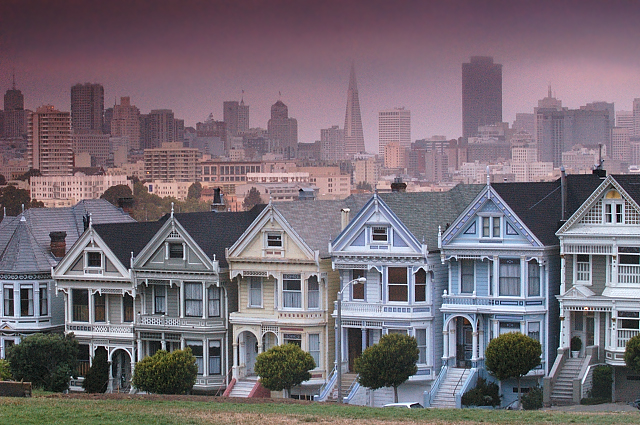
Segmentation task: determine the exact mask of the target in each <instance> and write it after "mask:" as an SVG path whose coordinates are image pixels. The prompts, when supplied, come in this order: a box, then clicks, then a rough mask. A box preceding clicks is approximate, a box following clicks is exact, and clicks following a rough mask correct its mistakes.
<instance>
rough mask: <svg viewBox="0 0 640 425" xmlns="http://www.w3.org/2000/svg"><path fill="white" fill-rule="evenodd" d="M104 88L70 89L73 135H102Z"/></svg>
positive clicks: (82, 87)
mask: <svg viewBox="0 0 640 425" xmlns="http://www.w3.org/2000/svg"><path fill="white" fill-rule="evenodd" d="M103 120H104V88H103V87H102V85H101V84H91V83H85V84H76V85H75V86H73V87H71V127H72V129H73V132H74V133H102V124H103Z"/></svg>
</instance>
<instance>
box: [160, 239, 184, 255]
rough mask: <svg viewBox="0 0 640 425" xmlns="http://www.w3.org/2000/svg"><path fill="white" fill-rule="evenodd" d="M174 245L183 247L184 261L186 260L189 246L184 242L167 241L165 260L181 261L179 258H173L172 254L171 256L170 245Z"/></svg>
mask: <svg viewBox="0 0 640 425" xmlns="http://www.w3.org/2000/svg"><path fill="white" fill-rule="evenodd" d="M172 244H181V245H182V260H185V259H186V258H187V246H186V244H185V243H184V242H182V241H166V242H165V256H164V258H165V260H179V258H171V254H170V251H171V249H170V245H172Z"/></svg>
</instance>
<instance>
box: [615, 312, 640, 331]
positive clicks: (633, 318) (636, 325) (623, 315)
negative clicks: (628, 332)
mask: <svg viewBox="0 0 640 425" xmlns="http://www.w3.org/2000/svg"><path fill="white" fill-rule="evenodd" d="M618 329H634V330H638V329H640V313H638V312H637V311H619V312H618Z"/></svg>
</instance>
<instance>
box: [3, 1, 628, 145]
mask: <svg viewBox="0 0 640 425" xmlns="http://www.w3.org/2000/svg"><path fill="white" fill-rule="evenodd" d="M472 55H489V56H493V57H494V58H495V61H496V62H498V63H501V64H502V65H503V120H505V121H509V122H512V121H513V119H514V118H515V114H516V112H532V110H533V107H534V106H535V105H536V103H537V100H538V99H540V98H542V97H544V96H545V95H546V93H547V85H548V84H551V85H552V87H553V91H554V92H555V93H556V94H557V97H558V98H560V99H562V101H563V104H564V106H568V107H571V108H577V107H579V106H580V105H584V104H585V103H587V102H591V101H594V100H605V101H608V102H615V106H616V110H620V109H624V110H629V109H631V103H632V101H633V98H634V97H640V2H637V1H617V0H614V1H589V0H581V1H562V0H556V1H546V0H544V1H543V0H535V1H533V0H532V1H520V0H509V1H446V2H445V1H442V0H440V1H397V0H394V1H390V0H383V1H378V0H358V1H348V0H343V1H337V0H324V1H319V0H313V1H311V0H308V1H305V0H271V1H257V0H251V1H250V0H246V1H221V0H209V1H197V0H180V1H138V0H126V1H121V0H111V1H97V0H96V1H79V0H74V1H64V0H55V1H42V0H40V1H29V0H19V1H18V0H2V1H0V91H1V92H2V93H4V91H5V90H6V89H8V88H10V86H11V72H12V69H13V68H14V67H15V71H16V80H17V87H18V88H19V89H21V90H22V92H23V94H24V95H25V104H26V105H25V106H26V107H27V108H30V109H34V108H36V107H37V106H40V105H42V104H45V103H47V104H53V105H55V106H56V107H58V108H59V109H62V110H69V109H70V106H69V97H70V87H71V86H72V85H73V84H76V83H78V82H81V83H83V82H97V83H101V84H103V85H104V87H105V106H111V105H113V103H114V100H115V99H118V101H119V98H120V96H130V97H131V100H132V103H133V104H135V105H136V106H138V107H139V108H140V110H141V112H143V113H147V112H149V110H151V109H160V108H170V109H173V111H174V112H175V115H176V117H178V118H184V120H185V124H186V125H188V126H194V125H195V123H196V122H198V121H203V120H204V119H205V118H206V117H207V116H208V115H209V113H211V112H212V113H213V116H214V118H216V119H222V102H223V101H224V100H240V97H241V95H242V90H244V91H245V93H244V100H245V103H247V104H249V105H250V114H251V122H250V124H251V126H252V127H264V128H266V125H267V120H268V119H269V113H270V112H269V108H270V106H271V104H273V103H274V102H275V101H276V100H278V97H279V95H278V93H279V92H281V99H282V101H283V102H285V103H286V104H287V105H288V107H289V114H290V116H292V117H294V118H296V119H297V120H298V134H299V141H300V142H312V141H314V140H317V139H319V138H320V129H321V128H327V127H329V126H331V125H336V124H337V125H339V126H340V127H342V126H343V125H344V113H345V106H346V91H347V86H348V80H349V68H350V65H351V62H352V61H353V62H354V63H355V66H356V74H357V78H358V88H359V91H360V105H361V109H362V121H363V125H364V132H365V142H366V144H367V150H368V151H370V152H376V151H377V142H378V137H377V125H378V123H377V113H378V111H379V110H382V109H388V108H392V107H396V106H404V107H406V108H407V109H410V110H411V114H412V123H411V126H412V138H413V139H420V138H424V137H429V136H432V135H436V134H438V135H446V136H447V137H449V138H454V137H459V136H460V135H461V133H462V130H461V127H462V123H461V116H462V112H461V103H462V102H461V82H460V80H461V64H462V62H467V61H468V60H469V57H470V56H472Z"/></svg>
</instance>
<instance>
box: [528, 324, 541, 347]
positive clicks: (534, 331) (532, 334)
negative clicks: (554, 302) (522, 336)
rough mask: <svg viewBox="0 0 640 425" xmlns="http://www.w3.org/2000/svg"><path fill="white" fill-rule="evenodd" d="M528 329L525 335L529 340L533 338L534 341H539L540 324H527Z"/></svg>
mask: <svg viewBox="0 0 640 425" xmlns="http://www.w3.org/2000/svg"><path fill="white" fill-rule="evenodd" d="M528 326H529V329H528V331H527V335H529V338H533V339H535V340H536V341H538V342H539V341H540V322H529V324H528Z"/></svg>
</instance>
